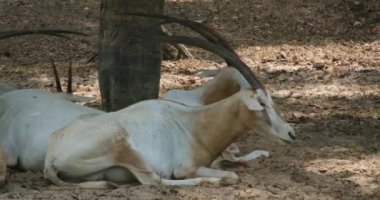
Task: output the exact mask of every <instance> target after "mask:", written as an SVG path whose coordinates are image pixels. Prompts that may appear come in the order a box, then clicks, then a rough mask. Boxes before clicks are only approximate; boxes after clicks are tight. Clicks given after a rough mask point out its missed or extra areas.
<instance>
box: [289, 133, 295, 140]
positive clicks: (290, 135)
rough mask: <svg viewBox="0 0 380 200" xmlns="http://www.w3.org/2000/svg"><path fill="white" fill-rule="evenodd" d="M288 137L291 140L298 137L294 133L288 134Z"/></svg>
mask: <svg viewBox="0 0 380 200" xmlns="http://www.w3.org/2000/svg"><path fill="white" fill-rule="evenodd" d="M288 135H289V137H290V138H292V139H293V140H295V139H296V136H295V135H294V133H292V132H291V131H289V132H288Z"/></svg>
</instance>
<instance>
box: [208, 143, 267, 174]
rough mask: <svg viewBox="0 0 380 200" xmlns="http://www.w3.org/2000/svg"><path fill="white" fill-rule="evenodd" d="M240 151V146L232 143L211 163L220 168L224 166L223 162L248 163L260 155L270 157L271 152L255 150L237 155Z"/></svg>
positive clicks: (213, 166) (215, 167)
mask: <svg viewBox="0 0 380 200" xmlns="http://www.w3.org/2000/svg"><path fill="white" fill-rule="evenodd" d="M239 152H240V149H239V147H238V146H237V145H236V144H231V145H230V146H228V147H227V148H226V149H225V150H224V151H223V152H222V154H221V155H220V156H219V157H218V158H217V159H215V160H214V161H213V162H212V163H211V165H210V166H211V168H214V169H220V168H222V163H223V162H230V163H246V162H249V161H251V160H255V159H257V158H260V157H269V152H267V151H263V150H255V151H252V152H251V153H249V154H246V155H244V156H236V154H237V153H239Z"/></svg>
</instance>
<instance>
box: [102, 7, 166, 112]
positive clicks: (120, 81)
mask: <svg viewBox="0 0 380 200" xmlns="http://www.w3.org/2000/svg"><path fill="white" fill-rule="evenodd" d="M163 5H164V0H102V3H101V19H100V32H99V60H98V79H99V86H100V92H101V96H102V104H103V108H104V110H106V111H116V110H119V109H122V108H124V107H126V106H129V105H131V104H133V103H135V102H138V101H141V100H145V99H154V98H157V97H158V93H159V82H160V65H161V41H157V40H155V41H146V40H145V41H143V40H142V39H141V38H139V37H138V35H139V34H158V33H159V32H160V25H159V24H158V23H157V21H155V20H154V19H149V18H142V17H132V16H122V17H120V16H121V15H123V14H127V13H136V12H140V13H159V14H160V13H162V10H163Z"/></svg>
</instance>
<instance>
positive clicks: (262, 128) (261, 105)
mask: <svg viewBox="0 0 380 200" xmlns="http://www.w3.org/2000/svg"><path fill="white" fill-rule="evenodd" d="M249 90H251V91H252V89H249ZM244 98H245V101H243V102H244V104H245V106H247V107H248V109H249V110H250V111H251V112H254V113H253V116H254V118H253V119H252V124H251V125H250V124H248V126H251V127H252V130H253V131H254V132H256V133H258V134H261V135H265V136H274V137H276V138H279V139H281V140H283V141H285V142H293V141H294V140H295V139H296V135H295V132H294V129H293V128H292V127H291V126H290V125H289V124H288V123H287V122H286V121H285V120H283V119H282V117H281V115H280V114H278V112H277V111H276V108H275V106H274V104H273V101H272V98H271V96H270V95H268V94H267V93H265V92H264V91H263V90H262V89H256V90H253V93H251V95H248V96H245V97H244Z"/></svg>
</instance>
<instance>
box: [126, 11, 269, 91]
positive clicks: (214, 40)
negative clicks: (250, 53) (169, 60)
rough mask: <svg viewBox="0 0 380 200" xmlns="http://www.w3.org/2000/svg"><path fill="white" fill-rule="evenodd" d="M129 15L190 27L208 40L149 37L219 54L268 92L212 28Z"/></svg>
mask: <svg viewBox="0 0 380 200" xmlns="http://www.w3.org/2000/svg"><path fill="white" fill-rule="evenodd" d="M128 15H132V16H140V17H150V18H158V19H162V20H164V22H162V24H166V23H178V24H181V25H183V26H185V27H188V28H190V29H192V30H194V31H195V32H197V33H199V34H200V35H202V36H203V37H204V38H205V39H206V40H207V41H206V40H202V39H199V38H194V37H188V36H149V37H159V38H160V39H161V40H162V41H163V42H168V43H182V44H185V45H191V46H196V47H200V48H203V49H205V50H207V51H210V52H212V53H215V54H217V55H218V56H220V57H222V58H223V59H224V60H225V61H226V63H227V64H228V65H229V66H231V67H234V68H236V69H237V70H238V71H239V72H240V73H241V74H242V75H243V76H244V78H245V79H246V80H247V81H248V83H249V84H250V85H251V87H252V88H255V89H262V90H263V91H264V92H266V90H265V87H264V85H263V84H262V83H261V82H260V81H259V79H258V78H257V77H256V76H255V74H254V73H253V72H252V71H251V70H250V69H249V67H248V66H247V65H246V64H245V63H244V62H243V61H242V60H241V59H240V57H239V56H238V54H237V53H236V52H235V50H234V49H233V48H232V47H231V45H229V44H228V42H227V41H226V40H225V39H224V38H223V37H222V36H221V35H220V34H219V33H217V32H216V31H215V30H213V29H212V28H211V27H208V26H206V25H204V24H202V23H199V22H195V21H191V20H185V19H179V18H175V17H171V16H166V15H160V14H145V13H129V14H128Z"/></svg>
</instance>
